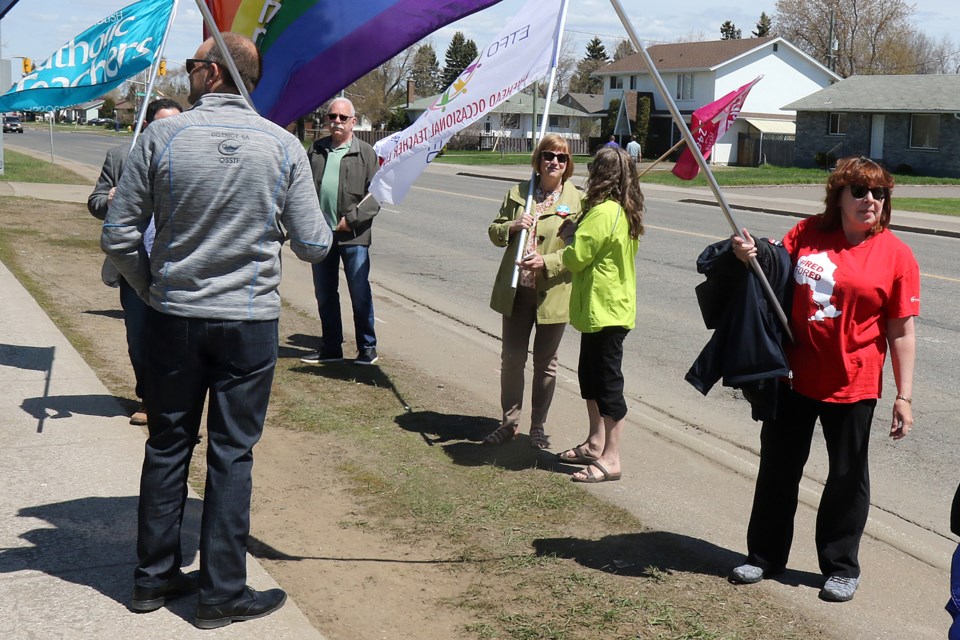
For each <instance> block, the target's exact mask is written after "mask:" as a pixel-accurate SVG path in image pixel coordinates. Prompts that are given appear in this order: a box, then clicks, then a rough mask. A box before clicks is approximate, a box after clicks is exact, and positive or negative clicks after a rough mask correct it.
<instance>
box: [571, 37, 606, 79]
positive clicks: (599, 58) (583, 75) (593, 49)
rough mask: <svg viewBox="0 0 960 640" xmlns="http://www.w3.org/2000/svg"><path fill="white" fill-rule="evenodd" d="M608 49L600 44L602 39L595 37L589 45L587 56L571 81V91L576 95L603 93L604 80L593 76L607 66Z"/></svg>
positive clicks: (578, 66) (578, 64)
mask: <svg viewBox="0 0 960 640" xmlns="http://www.w3.org/2000/svg"><path fill="white" fill-rule="evenodd" d="M607 61H608V58H607V49H606V47H604V46H603V43H602V42H600V38H598V37H596V36H594V38H593V40H591V41H590V42H588V43H587V54H586V56H584V58H583V59H582V60H580V62H578V63H577V70H576V72H574V74H573V79H572V80H570V91H573V92H574V93H602V92H603V80H602V79H601V78H598V77H596V76H594V75H593V73H595V72H596V71H597V70H599V69H600V68H601V67H603V66H604V65H606V64H607Z"/></svg>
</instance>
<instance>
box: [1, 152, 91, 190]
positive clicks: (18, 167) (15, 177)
mask: <svg viewBox="0 0 960 640" xmlns="http://www.w3.org/2000/svg"><path fill="white" fill-rule="evenodd" d="M3 159H4V163H3V176H2V177H0V180H3V181H4V182H44V183H49V184H90V180H88V179H87V178H84V177H83V176H80V175H77V174H76V173H74V172H73V171H70V170H69V169H66V168H64V167H61V166H60V165H56V164H53V163H51V162H50V161H48V160H39V159H37V158H33V157H31V156H28V155H24V154H22V153H17V152H16V151H12V150H10V149H4V150H3Z"/></svg>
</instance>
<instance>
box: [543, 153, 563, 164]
mask: <svg viewBox="0 0 960 640" xmlns="http://www.w3.org/2000/svg"><path fill="white" fill-rule="evenodd" d="M540 157H541V158H542V159H543V160H546V161H547V162H552V161H553V159H554V158H556V160H557V162H559V163H560V164H567V160H569V159H570V156H569V155H567V154H566V153H554V152H553V151H541V152H540Z"/></svg>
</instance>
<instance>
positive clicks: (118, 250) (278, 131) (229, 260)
mask: <svg viewBox="0 0 960 640" xmlns="http://www.w3.org/2000/svg"><path fill="white" fill-rule="evenodd" d="M151 215H154V223H155V226H156V238H155V240H154V245H153V253H152V255H151V257H150V258H147V255H146V252H145V251H144V248H143V234H142V232H141V231H140V230H141V229H144V228H146V226H147V225H146V222H147V221H148V220H149V218H150V216H151ZM286 238H289V240H290V246H291V248H292V249H293V252H294V253H295V254H296V255H297V257H299V258H300V259H302V260H306V261H307V262H320V261H321V260H323V258H324V257H325V256H326V255H327V252H328V251H329V248H330V244H331V239H332V235H331V231H330V227H329V225H328V224H327V222H326V221H325V218H324V216H323V212H322V211H321V210H320V202H319V199H318V198H317V192H316V189H315V188H314V186H313V179H312V174H311V171H310V163H309V160H308V159H307V154H306V152H305V151H304V149H303V146H302V145H301V144H300V141H299V140H297V138H296V137H294V136H293V135H291V134H290V133H288V132H287V131H286V130H284V129H282V128H281V127H279V126H277V125H275V124H273V123H272V122H270V121H268V120H266V119H264V118H262V117H260V116H259V115H257V113H256V112H255V111H254V110H253V109H251V108H250V107H249V106H248V105H247V104H246V102H244V100H243V98H242V97H240V96H238V95H232V94H224V93H212V94H208V95H206V96H203V98H201V99H200V100H199V101H198V102H197V103H196V105H194V107H193V108H192V109H190V110H189V111H185V112H184V113H182V114H180V115H178V116H173V117H170V118H164V119H162V120H157V121H155V122H153V123H151V124H150V127H148V128H147V129H146V130H144V133H143V136H142V137H141V139H140V141H139V142H138V143H137V146H136V147H135V148H134V150H133V152H132V153H131V154H130V156H129V158H128V159H127V163H126V167H125V168H124V171H123V176H122V177H121V179H120V183H119V184H118V185H117V193H116V195H115V196H114V199H113V202H112V203H111V205H110V208H109V210H108V211H107V217H106V219H105V221H104V224H103V233H102V236H101V238H100V245H101V247H102V248H103V250H104V251H105V252H106V253H107V254H108V255H109V256H110V257H111V259H112V260H113V262H114V264H115V265H116V266H117V268H118V269H119V270H120V273H121V274H122V275H123V277H124V278H126V279H127V282H128V283H130V285H131V286H132V287H133V288H134V289H135V290H136V291H137V292H138V293H139V294H140V296H141V297H143V298H144V300H147V301H148V302H149V304H150V305H151V306H152V307H153V308H155V309H157V310H159V311H162V312H164V313H169V314H171V315H175V316H185V317H192V318H209V319H221V320H274V319H276V318H278V317H279V316H280V294H279V293H278V291H277V286H278V285H279V283H280V247H281V246H282V244H283V242H284V240H285V239H286Z"/></svg>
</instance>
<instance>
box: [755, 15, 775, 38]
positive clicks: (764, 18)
mask: <svg viewBox="0 0 960 640" xmlns="http://www.w3.org/2000/svg"><path fill="white" fill-rule="evenodd" d="M771 28H772V24H771V21H770V16H768V15H767V14H766V12H765V11H761V12H760V20H758V21H757V30H756V31H752V32H751V33H752V34H753V36H754V37H755V38H764V37H766V36H768V35H770V30H771Z"/></svg>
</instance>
